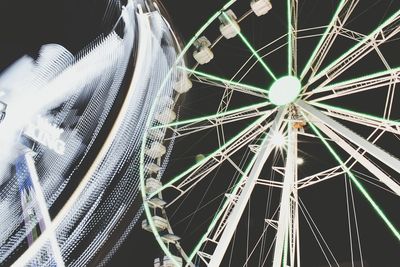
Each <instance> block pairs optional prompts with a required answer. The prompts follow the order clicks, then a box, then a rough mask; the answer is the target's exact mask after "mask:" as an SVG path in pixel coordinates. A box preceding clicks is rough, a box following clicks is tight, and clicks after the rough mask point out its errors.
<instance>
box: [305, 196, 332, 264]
mask: <svg viewBox="0 0 400 267" xmlns="http://www.w3.org/2000/svg"><path fill="white" fill-rule="evenodd" d="M298 206H299V208H300V211H301V213H302V214H303V216H304V218H305V220H306V222H307V224H308V226H309V227H310V230H311V232H312V234H313V236H314V238H315V240H316V241H317V243H318V246H319V247H320V249H321V251H322V253H323V254H324V257H325V259H326V261H327V262H328V264H329V266H332V265H331V261H330V259H329V258H330V257H331V258H332V259H333V260H334V262H335V264H336V266H339V263H338V261H337V260H336V257H335V255H334V254H333V252H332V250H331V249H330V247H329V245H328V243H327V242H326V240H325V238H324V236H323V235H322V233H321V231H320V230H319V229H318V226H317V224H316V223H315V222H314V219H313V218H312V217H311V214H310V213H309V211H308V210H307V208H306V206H305V205H304V203H303V201H302V200H301V199H300V198H299V205H298ZM320 239H321V240H320ZM321 241H322V243H321ZM324 246H325V248H324ZM325 249H326V250H328V251H327V252H326V251H325ZM328 253H329V254H330V255H328ZM329 256H330V257H329Z"/></svg>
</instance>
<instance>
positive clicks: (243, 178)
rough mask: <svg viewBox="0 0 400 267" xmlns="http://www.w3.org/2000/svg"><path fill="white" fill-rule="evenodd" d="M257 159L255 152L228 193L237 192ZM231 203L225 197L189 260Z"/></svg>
mask: <svg viewBox="0 0 400 267" xmlns="http://www.w3.org/2000/svg"><path fill="white" fill-rule="evenodd" d="M256 159H257V154H255V155H254V156H253V158H252V160H251V161H250V163H249V165H247V167H246V170H245V171H244V174H245V175H243V176H242V177H241V178H240V180H239V182H238V183H237V184H236V185H235V187H234V188H233V190H232V191H231V193H230V194H232V195H236V194H237V192H238V191H239V188H240V185H241V184H242V183H243V181H244V180H245V179H246V178H247V177H248V175H249V173H250V171H251V168H252V167H253V165H254V163H255V161H256ZM230 203H231V200H229V199H226V200H225V202H224V204H223V205H222V207H221V208H220V210H219V211H218V212H217V213H216V215H215V217H214V219H213V220H212V222H211V223H210V225H209V226H208V228H207V231H206V233H205V234H204V235H203V236H202V238H201V239H200V241H199V243H197V245H196V246H195V248H194V249H193V251H192V253H190V256H189V262H191V261H192V259H193V258H194V257H195V256H196V254H197V253H198V252H199V250H200V248H201V246H202V245H203V243H204V241H205V240H206V239H207V237H208V235H209V234H210V233H211V231H212V230H213V229H214V227H215V225H216V224H217V222H218V221H219V219H220V218H221V216H222V215H223V214H224V212H225V209H226V208H227V207H228V205H229V204H230Z"/></svg>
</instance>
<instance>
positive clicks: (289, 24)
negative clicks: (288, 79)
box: [286, 0, 293, 75]
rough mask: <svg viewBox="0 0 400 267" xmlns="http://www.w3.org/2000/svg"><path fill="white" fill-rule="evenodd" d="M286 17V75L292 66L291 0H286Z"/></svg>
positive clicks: (290, 72)
mask: <svg viewBox="0 0 400 267" xmlns="http://www.w3.org/2000/svg"><path fill="white" fill-rule="evenodd" d="M286 2H287V4H286V5H287V17H288V75H291V74H292V68H293V51H292V42H293V34H292V10H291V7H292V3H291V0H287V1H286Z"/></svg>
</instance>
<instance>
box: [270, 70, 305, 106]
mask: <svg viewBox="0 0 400 267" xmlns="http://www.w3.org/2000/svg"><path fill="white" fill-rule="evenodd" d="M300 90H301V83H300V81H299V79H297V78H296V77H293V76H284V77H282V78H280V79H278V80H276V81H275V82H274V83H273V84H272V86H271V88H270V89H269V95H268V96H269V100H270V101H271V103H272V104H274V105H277V106H282V105H286V104H289V103H290V102H292V101H294V100H295V99H296V98H297V97H298V96H299V93H300Z"/></svg>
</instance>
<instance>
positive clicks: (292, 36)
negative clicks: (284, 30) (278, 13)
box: [286, 0, 299, 76]
mask: <svg viewBox="0 0 400 267" xmlns="http://www.w3.org/2000/svg"><path fill="white" fill-rule="evenodd" d="M286 7H287V18H288V75H293V76H296V75H297V24H298V11H299V10H298V8H299V2H298V0H287V1H286Z"/></svg>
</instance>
